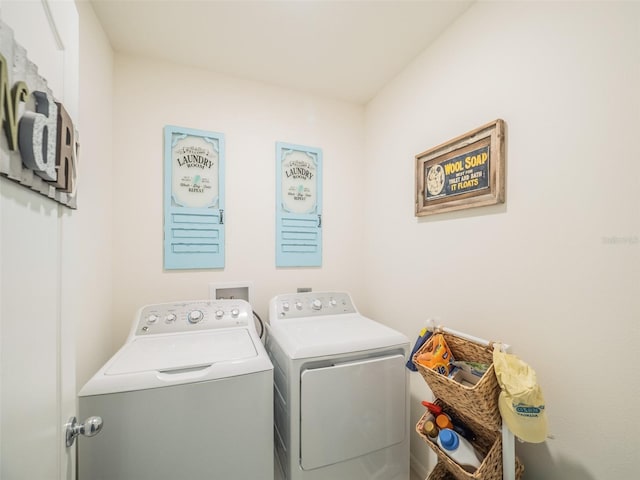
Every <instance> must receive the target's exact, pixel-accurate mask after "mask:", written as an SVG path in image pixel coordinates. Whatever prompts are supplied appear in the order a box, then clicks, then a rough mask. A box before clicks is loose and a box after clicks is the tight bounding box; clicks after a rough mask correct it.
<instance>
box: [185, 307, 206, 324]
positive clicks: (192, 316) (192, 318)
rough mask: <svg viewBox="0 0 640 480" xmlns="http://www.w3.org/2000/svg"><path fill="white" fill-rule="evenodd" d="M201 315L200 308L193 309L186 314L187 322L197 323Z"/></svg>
mask: <svg viewBox="0 0 640 480" xmlns="http://www.w3.org/2000/svg"><path fill="white" fill-rule="evenodd" d="M202 317H203V315H202V312H201V311H200V310H193V311H191V312H189V315H187V319H188V320H189V323H198V322H199V321H200V320H202Z"/></svg>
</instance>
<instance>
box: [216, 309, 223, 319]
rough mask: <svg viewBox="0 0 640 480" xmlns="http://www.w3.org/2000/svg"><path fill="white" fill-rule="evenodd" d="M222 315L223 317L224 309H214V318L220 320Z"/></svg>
mask: <svg viewBox="0 0 640 480" xmlns="http://www.w3.org/2000/svg"><path fill="white" fill-rule="evenodd" d="M222 317H224V310H216V318H217V319H218V320H220V319H221V318H222Z"/></svg>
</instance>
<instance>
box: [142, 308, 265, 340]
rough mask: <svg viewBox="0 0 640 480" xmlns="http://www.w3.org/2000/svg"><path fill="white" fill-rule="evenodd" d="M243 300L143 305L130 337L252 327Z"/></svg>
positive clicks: (251, 315) (249, 313)
mask: <svg viewBox="0 0 640 480" xmlns="http://www.w3.org/2000/svg"><path fill="white" fill-rule="evenodd" d="M252 319H253V310H252V309H251V305H249V303H248V302H246V301H244V300H202V301H194V302H173V303H161V304H156V305H146V306H144V307H142V308H140V309H139V310H138V313H137V314H136V320H135V321H134V324H133V328H132V330H131V333H130V334H129V337H130V338H131V337H134V336H141V335H144V336H146V335H151V334H162V333H180V332H194V331H198V330H211V329H218V328H230V327H249V328H255V327H254V324H253V321H252Z"/></svg>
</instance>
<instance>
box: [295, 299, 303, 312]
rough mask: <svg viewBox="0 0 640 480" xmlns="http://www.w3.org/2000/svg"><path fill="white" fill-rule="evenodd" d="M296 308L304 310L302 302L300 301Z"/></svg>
mask: <svg viewBox="0 0 640 480" xmlns="http://www.w3.org/2000/svg"><path fill="white" fill-rule="evenodd" d="M296 308H297V309H298V310H302V302H300V301H298V302H296Z"/></svg>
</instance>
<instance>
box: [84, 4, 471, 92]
mask: <svg viewBox="0 0 640 480" xmlns="http://www.w3.org/2000/svg"><path fill="white" fill-rule="evenodd" d="M90 1H91V3H92V4H93V8H94V10H95V12H96V15H97V17H98V19H99V20H100V23H101V24H102V26H103V28H104V31H105V33H106V34H107V36H108V38H109V41H110V42H111V46H112V47H113V49H114V51H115V52H118V53H127V54H134V55H141V56H144V57H148V58H153V59H158V60H168V61H171V62H174V63H178V64H182V65H189V66H193V67H199V68H205V69H208V70H212V71H216V72H220V73H223V74H228V75H232V76H236V77H241V78H245V79H250V80H255V81H260V82H266V83H269V84H274V85H279V86H283V87H287V88H292V89H296V90H301V91H305V92H311V93H314V94H318V95H323V96H327V97H331V98H335V99H339V100H345V101H349V102H355V103H366V102H367V101H369V100H370V99H371V98H372V97H373V96H374V95H375V94H376V93H377V92H378V91H379V90H380V89H381V88H382V87H383V86H384V85H385V84H386V83H387V82H388V81H389V80H391V79H392V78H393V77H394V76H396V75H397V74H398V73H399V72H400V71H401V70H402V69H403V68H404V67H406V66H407V65H408V64H409V63H410V62H411V61H412V60H413V59H414V58H415V57H416V56H417V55H418V54H419V53H420V52H422V51H423V50H424V49H425V48H426V47H427V46H428V45H429V44H430V43H431V42H432V41H433V40H434V39H435V38H436V37H437V36H438V35H439V34H440V33H441V32H442V31H444V30H445V29H446V28H447V27H448V26H449V25H450V24H451V23H453V22H454V21H455V20H456V18H458V17H459V16H460V15H461V14H462V13H463V12H464V11H465V10H466V9H467V8H469V6H470V5H471V3H473V1H461V0H440V1H436V0H393V1H384V0H349V1H336V0H288V1H286V0H280V1H275V0H259V1H246V0H227V1H220V0H201V1H192V0H90Z"/></svg>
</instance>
